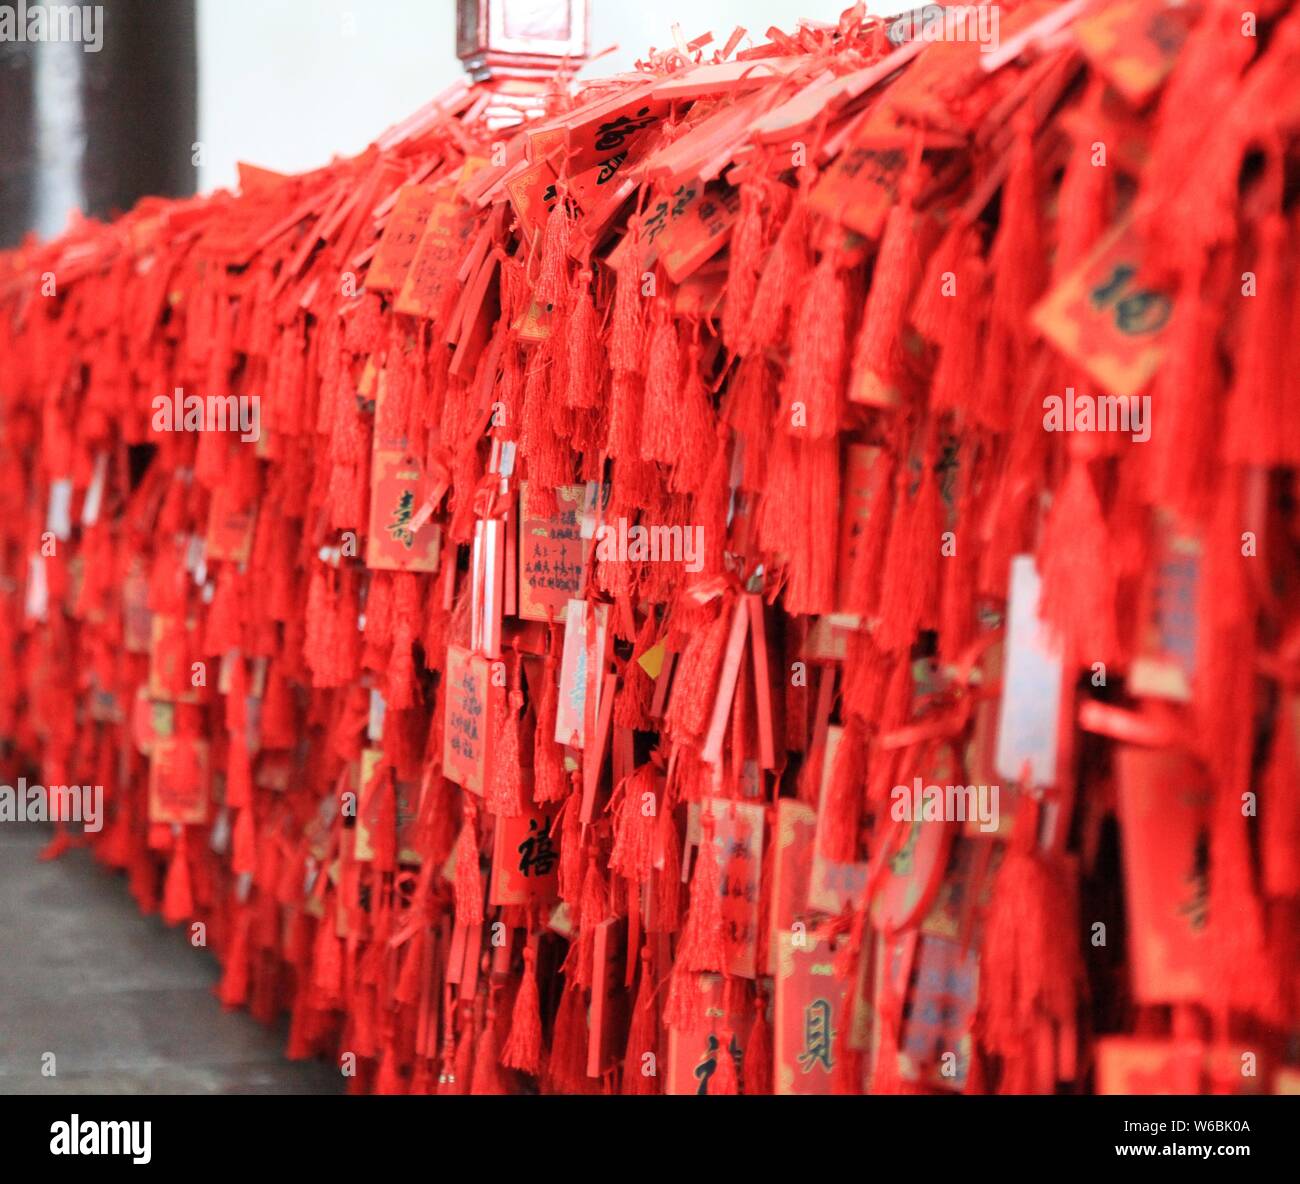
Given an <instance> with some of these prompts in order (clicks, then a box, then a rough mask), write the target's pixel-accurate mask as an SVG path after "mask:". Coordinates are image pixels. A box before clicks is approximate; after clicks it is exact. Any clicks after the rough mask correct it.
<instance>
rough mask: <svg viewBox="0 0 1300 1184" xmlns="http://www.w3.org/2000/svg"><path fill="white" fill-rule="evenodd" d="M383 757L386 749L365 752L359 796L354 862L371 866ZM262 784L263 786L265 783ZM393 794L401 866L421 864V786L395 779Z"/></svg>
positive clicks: (362, 756)
mask: <svg viewBox="0 0 1300 1184" xmlns="http://www.w3.org/2000/svg"><path fill="white" fill-rule="evenodd" d="M383 755H384V754H383V750H382V749H378V748H363V749H362V750H361V779H360V785H361V788H360V793H359V794H358V805H357V824H356V827H355V845H354V847H353V851H352V854H353V858H354V859H358V860H360V861H361V862H363V863H368V862H370V861H371V860H372V859H374V857H375V843H374V835H373V834H372V830H371V828H372V825H373V824H374V823H375V822H376V821H377V816H376V813H375V800H374V795H373V793H372V792H371V781H372V780H373V779H374V776H375V769H376V767H377V766H378V765H379V762H380V761H381V760H382V759H383ZM258 784H259V785H260V784H262V783H261V781H259V782H258ZM393 793H394V794H395V795H396V804H397V860H398V862H399V863H420V862H422V857H421V855H420V852H419V850H418V849H417V848H416V846H415V824H416V819H417V818H418V816H419V812H420V783H419V782H418V781H402V780H400V779H397V778H394V781H393Z"/></svg>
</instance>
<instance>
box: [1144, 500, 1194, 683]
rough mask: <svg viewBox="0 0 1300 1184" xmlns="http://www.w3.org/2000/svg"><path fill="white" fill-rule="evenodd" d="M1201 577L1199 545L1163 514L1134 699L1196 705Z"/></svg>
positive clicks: (1158, 522)
mask: <svg viewBox="0 0 1300 1184" xmlns="http://www.w3.org/2000/svg"><path fill="white" fill-rule="evenodd" d="M1200 575H1201V546H1200V543H1199V541H1198V540H1197V539H1196V538H1195V537H1194V536H1192V535H1189V534H1185V533H1183V532H1180V531H1179V530H1178V528H1177V526H1176V524H1175V523H1174V521H1173V519H1172V517H1171V516H1170V515H1169V514H1168V513H1164V512H1157V515H1156V562H1155V569H1154V571H1152V572H1151V573H1150V574H1149V576H1148V582H1149V586H1148V588H1147V591H1146V596H1145V600H1144V604H1143V618H1142V619H1143V628H1142V632H1141V635H1140V638H1139V642H1138V654H1137V656H1136V657H1135V658H1134V659H1133V664H1132V666H1131V667H1130V669H1129V677H1128V689H1129V690H1130V691H1131V692H1132V693H1133V694H1135V695H1149V696H1152V697H1155V698H1160V699H1171V700H1173V701H1174V702H1178V703H1187V702H1189V701H1190V700H1191V697H1192V676H1193V674H1194V673H1195V670H1196V639H1197V624H1196V608H1197V598H1198V596H1199V591H1200Z"/></svg>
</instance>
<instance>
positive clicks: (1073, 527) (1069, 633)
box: [1041, 458, 1118, 666]
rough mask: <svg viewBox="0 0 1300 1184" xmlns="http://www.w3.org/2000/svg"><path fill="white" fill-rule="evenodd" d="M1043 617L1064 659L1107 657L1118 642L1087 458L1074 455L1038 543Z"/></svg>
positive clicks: (1104, 538) (1086, 662)
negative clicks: (1039, 544) (1039, 546)
mask: <svg viewBox="0 0 1300 1184" xmlns="http://www.w3.org/2000/svg"><path fill="white" fill-rule="evenodd" d="M1041 554H1042V571H1043V594H1042V601H1041V612H1042V616H1043V620H1044V621H1046V622H1047V624H1048V625H1049V626H1050V627H1051V629H1052V631H1053V632H1054V633H1055V634H1056V635H1057V637H1059V638H1060V639H1061V642H1062V648H1063V652H1064V654H1065V659H1066V661H1067V663H1069V664H1071V665H1074V666H1090V665H1091V664H1092V663H1094V662H1109V661H1111V660H1112V659H1113V657H1114V655H1115V652H1116V648H1117V645H1118V642H1117V639H1116V626H1115V577H1114V575H1113V573H1112V569H1111V566H1110V563H1111V560H1110V542H1109V535H1108V532H1107V530H1106V523H1105V520H1104V519H1103V517H1102V512H1101V503H1100V502H1099V501H1098V499H1097V491H1096V489H1095V488H1094V486H1093V483H1092V477H1091V476H1090V475H1089V473H1088V465H1087V462H1086V461H1083V460H1080V459H1077V458H1076V459H1075V460H1073V461H1072V462H1071V464H1070V472H1069V474H1068V475H1067V477H1066V479H1065V484H1064V485H1063V486H1062V487H1061V490H1060V491H1059V493H1058V494H1057V496H1056V499H1055V501H1054V502H1053V505H1052V511H1051V514H1050V515H1049V516H1048V519H1047V528H1046V530H1045V531H1044V533H1043V543H1042V548H1041Z"/></svg>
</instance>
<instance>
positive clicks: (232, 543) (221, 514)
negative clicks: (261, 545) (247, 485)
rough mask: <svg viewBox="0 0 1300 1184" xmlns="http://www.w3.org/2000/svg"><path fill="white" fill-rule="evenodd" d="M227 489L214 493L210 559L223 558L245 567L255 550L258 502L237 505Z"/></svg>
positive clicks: (208, 544)
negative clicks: (254, 528) (254, 538)
mask: <svg viewBox="0 0 1300 1184" xmlns="http://www.w3.org/2000/svg"><path fill="white" fill-rule="evenodd" d="M232 503H233V497H232V495H231V494H230V492H229V489H228V487H226V486H218V487H217V489H216V490H214V491H213V495H212V506H211V508H210V509H209V511H208V535H207V542H206V550H207V558H208V559H209V560H213V559H222V560H225V561H227V562H230V563H237V564H239V565H240V566H241V567H244V566H246V565H247V563H248V558H249V555H250V554H251V553H252V550H253V526H254V524H255V523H256V522H257V503H256V502H249V503H248V504H247V505H244V506H238V505H234V504H232Z"/></svg>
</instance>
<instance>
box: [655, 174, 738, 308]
mask: <svg viewBox="0 0 1300 1184" xmlns="http://www.w3.org/2000/svg"><path fill="white" fill-rule="evenodd" d="M657 208H658V207H656V209H657ZM669 214H670V217H669V219H668V224H667V226H666V227H665V229H664V232H663V237H662V238H661V239H660V240H659V243H658V247H659V259H660V261H661V262H662V263H663V265H664V270H665V271H666V272H667V273H668V277H669V278H670V279H671V280H672V281H673V283H675V284H680V283H681V282H682V280H684V279H686V278H687V277H688V276H689V275H691V274H692V273H693V272H694V271H695V270H696V269H697V268H699V266H700V265H701V264H702V263H704V262H705V261H706V260H707V259H709V258H711V257H712V256H713V255H714V254H716V253H717V252H718V251H720V250H721V249H722V247H723V246H724V245H725V244H726V242H727V240H728V239H729V238H730V237H731V228H732V226H733V225H734V224H735V221H736V219H737V217H739V215H740V190H739V189H735V188H733V187H732V186H730V185H726V184H724V183H722V182H721V181H713V182H710V183H709V184H708V185H706V186H703V187H701V186H700V184H699V183H698V182H694V183H692V184H690V185H679V186H678V187H677V189H676V190H675V191H674V192H673V195H672V198H671V199H670V205H669ZM647 225H649V224H647ZM651 241H653V238H652V239H651Z"/></svg>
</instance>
